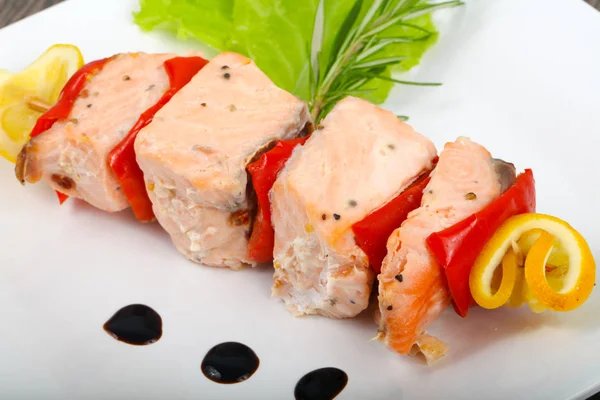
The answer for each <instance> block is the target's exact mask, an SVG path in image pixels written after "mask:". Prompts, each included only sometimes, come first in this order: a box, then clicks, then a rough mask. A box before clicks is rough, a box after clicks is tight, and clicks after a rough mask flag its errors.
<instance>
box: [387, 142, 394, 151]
mask: <svg viewBox="0 0 600 400" xmlns="http://www.w3.org/2000/svg"><path fill="white" fill-rule="evenodd" d="M387 147H388V149H390V150H395V149H396V145H394V144H393V143H390V144H388V145H387Z"/></svg>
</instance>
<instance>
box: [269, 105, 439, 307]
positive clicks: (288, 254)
mask: <svg viewBox="0 0 600 400" xmlns="http://www.w3.org/2000/svg"><path fill="white" fill-rule="evenodd" d="M435 156H436V149H435V147H434V145H433V143H431V141H429V139H427V138H425V137H424V136H421V135H420V134H418V133H416V132H415V131H414V130H413V129H412V128H411V127H410V126H409V125H407V124H405V123H403V122H402V121H400V120H399V119H398V118H397V117H396V115H394V114H393V113H391V112H389V111H385V110H383V109H381V108H379V107H377V106H375V105H373V104H371V103H368V102H366V101H364V100H360V99H357V98H353V97H348V98H346V99H344V100H342V101H340V102H339V103H338V104H337V105H336V106H335V108H334V109H333V110H332V111H331V112H330V114H329V115H328V116H327V117H326V118H325V119H324V120H323V122H322V124H321V126H320V127H319V128H318V129H317V130H316V131H315V132H314V133H313V135H312V136H311V137H310V138H309V139H308V141H307V142H306V143H305V144H304V146H301V147H300V146H299V147H297V148H296V149H295V150H294V153H293V154H292V156H291V158H290V159H289V161H288V162H287V164H286V166H285V168H284V169H283V170H282V171H281V173H280V174H279V176H278V178H277V180H276V182H275V184H274V185H273V188H272V190H271V193H270V198H271V202H272V222H273V227H274V229H275V249H274V258H275V260H274V266H275V274H274V282H273V290H272V293H273V296H274V297H276V298H280V299H282V300H283V301H284V302H285V304H286V307H287V309H288V310H289V311H290V312H291V313H292V314H294V315H302V314H320V315H324V316H327V317H331V318H346V317H352V316H355V315H356V314H358V313H359V312H361V311H362V310H364V309H365V308H366V307H367V305H368V302H369V295H370V293H371V287H372V284H373V280H374V273H373V271H372V269H371V268H370V267H369V261H368V259H367V256H366V255H365V253H364V252H363V251H362V250H361V249H360V248H359V247H358V245H357V244H356V241H355V239H354V235H353V233H352V224H354V223H355V222H358V221H360V220H362V219H363V218H364V217H365V216H367V215H368V214H369V213H371V212H372V211H373V210H375V209H377V208H379V207H381V206H383V205H384V204H386V203H387V202H388V201H390V200H391V199H393V198H394V197H396V196H397V195H398V194H400V193H401V192H402V191H403V190H404V189H405V188H407V187H408V186H409V185H410V184H411V183H412V182H413V181H414V180H415V179H416V178H417V177H418V176H419V175H420V174H421V173H423V172H424V171H427V170H430V169H431V168H432V167H433V163H432V160H433V159H434V158H435Z"/></svg>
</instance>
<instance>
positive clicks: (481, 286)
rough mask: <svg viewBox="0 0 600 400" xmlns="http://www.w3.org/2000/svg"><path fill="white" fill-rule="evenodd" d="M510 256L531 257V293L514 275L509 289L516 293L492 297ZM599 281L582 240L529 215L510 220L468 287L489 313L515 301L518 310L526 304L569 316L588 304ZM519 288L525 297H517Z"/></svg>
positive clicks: (546, 218)
mask: <svg viewBox="0 0 600 400" xmlns="http://www.w3.org/2000/svg"><path fill="white" fill-rule="evenodd" d="M521 247H522V248H521ZM509 250H518V251H521V252H522V253H525V254H526V259H525V269H524V278H525V283H526V287H522V284H523V282H522V275H520V273H517V275H516V277H515V276H514V275H512V270H510V271H509V275H508V276H507V279H508V281H507V283H506V285H509V284H512V288H513V292H512V293H511V294H509V296H508V297H507V296H506V292H505V291H500V290H498V291H497V292H496V293H492V286H493V285H492V283H493V280H494V273H495V270H496V269H497V266H498V265H499V264H500V263H501V261H503V259H504V258H505V257H507V256H508V254H507V252H508V251H509ZM549 261H551V262H552V263H553V264H554V265H552V264H550V265H549ZM503 271H504V268H503ZM595 279H596V264H595V261H594V258H593V255H592V252H591V250H590V248H589V246H588V244H587V242H586V241H585V239H584V238H583V237H582V236H581V234H580V233H579V232H577V231H576V230H575V229H574V228H573V227H571V226H570V225H569V224H568V223H567V222H565V221H563V220H561V219H559V218H556V217H553V216H550V215H545V214H533V213H529V214H520V215H516V216H514V217H511V218H509V219H508V220H506V221H505V222H504V223H503V224H502V225H501V226H500V228H499V229H498V230H497V231H496V233H494V235H493V236H492V238H491V239H490V240H489V241H488V242H487V243H486V245H485V246H484V248H483V250H482V252H481V253H480V255H479V256H478V258H477V260H476V261H475V264H474V265H473V269H472V271H471V274H470V277H469V287H470V289H471V294H472V295H473V298H474V299H475V301H476V302H477V304H479V305H480V306H481V307H484V308H497V307H500V306H502V305H503V304H504V303H506V302H507V301H509V300H510V301H509V305H513V306H516V305H517V304H519V303H520V302H522V301H527V302H528V303H529V305H530V307H531V308H532V310H534V311H536V312H540V311H543V310H544V309H546V308H548V309H551V310H554V311H570V310H573V309H575V308H577V307H579V306H580V305H581V304H583V303H584V302H585V300H587V298H588V297H589V295H590V294H591V292H592V289H593V286H594V283H595ZM496 280H497V279H496ZM502 280H504V277H502ZM502 283H503V282H501V283H500V285H499V286H500V288H502ZM495 286H498V285H495ZM515 287H519V291H520V292H521V293H520V294H519V293H514V289H515ZM498 292H500V294H498ZM513 296H514V297H513ZM520 296H521V297H520ZM511 299H512V300H511Z"/></svg>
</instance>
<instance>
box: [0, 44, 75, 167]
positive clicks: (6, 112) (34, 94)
mask: <svg viewBox="0 0 600 400" xmlns="http://www.w3.org/2000/svg"><path fill="white" fill-rule="evenodd" d="M82 66H83V56H82V55H81V52H80V51H79V49H78V48H77V47H76V46H73V45H69V44H56V45H54V46H52V47H50V48H49V49H48V50H46V51H45V52H44V53H43V54H42V55H41V56H40V57H39V58H38V59H37V60H35V61H34V62H33V63H32V64H31V65H29V66H28V67H27V68H26V69H24V70H23V71H21V72H17V73H14V74H10V73H9V72H7V71H4V70H1V71H0V156H2V157H4V158H6V159H7V160H9V161H11V162H15V159H16V156H17V154H18V153H19V151H20V150H21V148H22V147H23V145H24V144H25V143H26V142H27V140H28V139H29V133H30V132H31V130H32V129H33V126H34V125H35V123H36V121H37V119H38V118H39V117H40V116H41V115H42V114H43V113H44V111H45V110H46V109H48V108H49V107H51V106H52V105H54V104H55V103H56V102H57V100H58V97H59V96H60V92H61V90H62V88H63V86H64V85H65V83H67V81H68V80H69V78H70V77H71V76H72V75H73V74H74V73H75V72H76V71H77V70H78V69H79V68H81V67H82Z"/></svg>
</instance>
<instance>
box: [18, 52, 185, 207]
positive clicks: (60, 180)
mask: <svg viewBox="0 0 600 400" xmlns="http://www.w3.org/2000/svg"><path fill="white" fill-rule="evenodd" d="M172 57H174V55H169V54H145V53H126V54H119V55H117V56H115V57H113V58H112V59H110V60H109V61H108V62H107V63H106V65H104V67H103V68H102V69H101V70H100V71H99V72H98V73H96V74H95V75H93V76H92V77H91V79H90V80H89V81H88V82H87V83H86V84H85V86H84V88H83V90H82V91H81V93H80V95H79V98H78V99H77V100H76V101H75V103H74V105H73V109H72V111H71V115H70V116H69V118H68V119H67V120H64V121H57V122H56V123H55V124H54V125H53V126H52V127H51V128H50V129H48V130H47V131H46V132H43V133H41V134H40V135H38V136H36V137H33V138H32V139H31V140H30V141H29V143H28V144H26V145H25V147H24V148H23V150H22V151H21V155H20V156H19V161H18V163H19V165H18V166H17V171H18V175H20V176H18V178H19V179H21V181H23V182H25V181H27V182H29V183H35V182H37V181H39V180H40V179H43V180H44V181H46V182H47V183H48V184H50V186H52V187H53V188H54V189H55V190H57V191H59V192H62V193H65V194H67V195H69V196H71V197H78V198H81V199H83V200H85V201H87V202H88V203H90V204H91V205H93V206H95V207H98V208H100V209H102V210H105V211H110V212H115V211H120V210H123V209H125V208H127V207H129V204H128V202H127V199H126V198H125V195H124V194H123V192H122V191H121V188H120V185H119V183H118V181H117V180H116V178H115V176H114V174H113V172H112V170H111V168H110V166H109V165H108V161H107V158H108V153H109V152H110V151H111V150H112V149H113V148H114V147H115V146H116V145H117V144H119V142H120V141H121V140H122V139H123V138H124V137H125V135H127V133H128V132H129V131H130V130H131V128H132V127H133V125H134V124H135V123H136V121H137V120H138V118H139V117H140V114H142V113H143V112H144V111H145V110H146V109H148V108H150V107H151V106H152V105H154V104H155V103H156V102H157V101H158V100H159V99H160V98H161V96H162V95H163V93H164V92H165V90H167V88H168V86H169V79H168V76H167V73H166V71H165V70H164V68H163V63H164V62H165V61H166V60H167V59H169V58H172Z"/></svg>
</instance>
